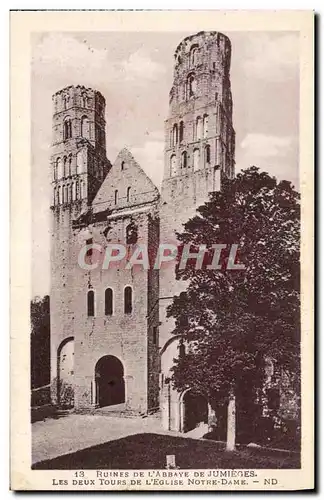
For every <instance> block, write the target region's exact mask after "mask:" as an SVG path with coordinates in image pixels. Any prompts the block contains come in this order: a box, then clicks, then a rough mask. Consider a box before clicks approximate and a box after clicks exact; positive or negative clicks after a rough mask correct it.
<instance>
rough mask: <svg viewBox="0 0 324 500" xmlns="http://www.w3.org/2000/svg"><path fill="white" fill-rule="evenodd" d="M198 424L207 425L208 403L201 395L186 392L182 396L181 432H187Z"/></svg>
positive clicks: (189, 391)
mask: <svg viewBox="0 0 324 500" xmlns="http://www.w3.org/2000/svg"><path fill="white" fill-rule="evenodd" d="M200 423H203V424H208V402H207V400H206V398H205V397H204V396H202V395H201V394H197V393H194V392H192V391H191V390H188V391H186V392H185V393H184V394H183V395H182V432H189V431H191V430H192V429H195V428H196V427H197V426H198V425H199V424H200Z"/></svg>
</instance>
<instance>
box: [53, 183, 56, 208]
mask: <svg viewBox="0 0 324 500" xmlns="http://www.w3.org/2000/svg"><path fill="white" fill-rule="evenodd" d="M56 204H57V189H56V187H55V188H54V200H53V205H54V206H55V205H56Z"/></svg>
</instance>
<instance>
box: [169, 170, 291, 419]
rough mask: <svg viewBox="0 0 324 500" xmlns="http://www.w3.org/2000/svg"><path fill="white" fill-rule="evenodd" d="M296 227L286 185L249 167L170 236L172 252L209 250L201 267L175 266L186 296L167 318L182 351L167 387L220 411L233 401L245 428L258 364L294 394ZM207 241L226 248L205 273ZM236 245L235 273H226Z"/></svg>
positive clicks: (261, 372)
mask: <svg viewBox="0 0 324 500" xmlns="http://www.w3.org/2000/svg"><path fill="white" fill-rule="evenodd" d="M299 225H300V205H299V194H298V193H297V192H296V191H295V190H294V189H293V187H292V185H291V184H290V183H289V182H288V181H281V182H278V181H277V180H276V179H275V178H274V177H270V176H269V175H268V174H267V173H265V172H260V171H259V169H258V168H256V167H251V168H249V169H247V170H245V171H243V172H242V173H239V174H238V175H237V176H236V178H234V179H226V178H224V179H223V181H222V190H221V191H220V192H215V193H212V195H211V196H210V200H209V201H208V202H207V203H206V204H205V205H203V206H201V207H199V208H198V210H197V215H196V216H195V217H193V218H192V219H190V220H189V221H188V222H187V223H186V224H185V225H184V230H183V232H182V233H180V234H178V235H177V237H178V240H179V242H180V252H178V255H181V253H182V250H183V247H184V245H190V252H194V251H198V249H199V247H200V245H206V246H207V250H206V253H205V257H204V262H203V265H202V268H201V269H196V260H194V259H190V260H189V261H188V262H187V265H186V266H185V268H184V269H180V267H181V266H179V261H180V259H178V262H177V266H176V278H177V279H178V280H185V281H186V283H187V289H186V292H182V293H181V294H180V295H179V296H176V297H174V300H173V303H172V304H171V306H170V307H169V309H168V316H172V317H174V318H175V329H174V331H173V333H174V334H175V335H181V336H182V339H183V342H185V343H187V344H188V349H187V352H186V353H185V354H184V355H182V356H181V357H180V358H179V359H177V360H175V364H174V367H173V376H172V381H173V384H174V386H175V387H176V388H177V389H178V390H179V391H183V390H185V389H187V388H191V389H192V390H194V391H196V392H198V393H200V394H203V395H205V396H206V397H207V398H208V400H209V401H215V400H217V401H221V402H223V403H224V404H225V403H228V401H229V400H231V399H233V397H234V396H236V402H237V408H238V413H239V416H238V422H240V418H241V421H242V420H243V419H244V415H245V418H246V420H247V421H249V422H253V418H254V417H255V416H256V414H257V408H258V406H257V405H256V406H254V405H253V404H252V402H253V401H255V400H257V395H258V394H259V393H260V390H261V388H262V386H263V384H264V379H265V359H266V358H270V359H272V360H274V361H275V365H276V367H277V369H280V370H284V371H285V372H286V373H289V374H290V375H291V379H292V383H294V387H295V389H296V391H298V390H299V379H300V377H299V373H300V363H299V338H300V326H299V238H300V228H299ZM213 244H226V248H225V249H223V250H222V253H221V259H220V264H221V269H208V268H207V266H208V264H211V262H212V258H213V254H214V250H213V249H212V245H213ZM235 244H236V245H238V247H237V248H238V250H237V258H236V262H240V263H241V264H244V266H245V268H244V269H242V270H234V269H228V268H227V267H228V266H227V264H228V258H229V252H230V248H231V245H235ZM292 374H294V376H292ZM247 402H248V403H247ZM242 427H243V424H242Z"/></svg>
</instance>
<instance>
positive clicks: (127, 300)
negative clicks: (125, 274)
mask: <svg viewBox="0 0 324 500" xmlns="http://www.w3.org/2000/svg"><path fill="white" fill-rule="evenodd" d="M132 295H133V290H132V288H131V287H130V286H126V287H125V290H124V313H125V314H131V313H132V310H133V297H132Z"/></svg>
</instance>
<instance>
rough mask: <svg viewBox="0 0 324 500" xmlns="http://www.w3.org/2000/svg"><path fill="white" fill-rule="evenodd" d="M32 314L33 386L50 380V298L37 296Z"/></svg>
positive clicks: (44, 383)
mask: <svg viewBox="0 0 324 500" xmlns="http://www.w3.org/2000/svg"><path fill="white" fill-rule="evenodd" d="M30 315H31V350H30V354H31V359H30V362H31V388H32V389H35V388H37V387H41V386H44V385H46V384H49V382H50V299H49V296H48V295H45V296H44V297H43V298H40V297H35V298H34V299H33V300H32V301H31V304H30Z"/></svg>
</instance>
